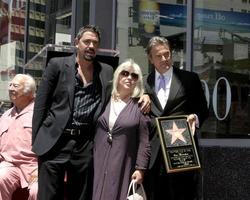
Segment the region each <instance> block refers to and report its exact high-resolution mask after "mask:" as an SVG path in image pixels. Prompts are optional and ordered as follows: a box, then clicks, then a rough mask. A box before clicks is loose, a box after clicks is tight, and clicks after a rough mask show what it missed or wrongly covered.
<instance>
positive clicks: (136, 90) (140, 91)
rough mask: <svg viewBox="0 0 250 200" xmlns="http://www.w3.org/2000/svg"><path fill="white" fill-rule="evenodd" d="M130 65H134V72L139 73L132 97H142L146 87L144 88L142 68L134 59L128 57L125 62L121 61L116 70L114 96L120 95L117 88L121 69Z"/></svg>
mask: <svg viewBox="0 0 250 200" xmlns="http://www.w3.org/2000/svg"><path fill="white" fill-rule="evenodd" d="M129 67H132V69H133V70H134V72H135V73H136V74H138V80H137V82H136V86H135V88H134V91H133V93H132V95H131V97H133V98H134V97H141V96H142V95H143V93H144V88H143V79H142V72H141V68H140V66H139V65H138V64H137V63H135V61H134V60H133V59H127V60H125V61H124V62H123V63H121V64H120V65H119V66H118V67H117V69H116V70H115V72H114V77H113V89H112V96H119V92H118V90H117V87H118V80H119V74H120V73H121V71H123V70H126V69H127V68H129Z"/></svg>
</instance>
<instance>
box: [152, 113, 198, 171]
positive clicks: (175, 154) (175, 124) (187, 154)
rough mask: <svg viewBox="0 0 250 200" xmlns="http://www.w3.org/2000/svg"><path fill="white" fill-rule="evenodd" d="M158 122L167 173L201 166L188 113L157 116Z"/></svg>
mask: <svg viewBox="0 0 250 200" xmlns="http://www.w3.org/2000/svg"><path fill="white" fill-rule="evenodd" d="M156 124H157V132H158V134H159V139H160V143H161V149H162V153H163V158H164V161H165V166H166V171H167V173H173V172H179V171H187V170H194V169H198V168H200V167H201V166H200V161H199V157H198V153H197V149H196V145H195V142H194V138H193V136H192V134H191V130H190V127H189V125H188V122H187V116H186V115H181V116H174V117H157V118H156Z"/></svg>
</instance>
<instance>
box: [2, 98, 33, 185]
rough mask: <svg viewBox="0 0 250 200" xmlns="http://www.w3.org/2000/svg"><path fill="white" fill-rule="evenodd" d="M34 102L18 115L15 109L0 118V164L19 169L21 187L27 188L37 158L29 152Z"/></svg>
mask: <svg viewBox="0 0 250 200" xmlns="http://www.w3.org/2000/svg"><path fill="white" fill-rule="evenodd" d="M33 107H34V102H32V103H30V104H29V105H28V106H27V107H26V108H24V109H23V110H22V111H21V112H20V113H17V110H16V108H15V107H13V108H11V109H9V110H7V111H6V112H5V113H4V114H3V115H2V117H1V118H0V157H1V159H0V162H1V161H4V162H7V163H10V166H11V165H13V166H15V167H18V168H19V169H20V182H21V186H22V187H27V186H28V181H29V179H30V175H31V174H32V172H33V171H35V170H36V169H37V156H36V155H35V153H34V152H32V151H31V137H32V136H31V125H32V115H33Z"/></svg>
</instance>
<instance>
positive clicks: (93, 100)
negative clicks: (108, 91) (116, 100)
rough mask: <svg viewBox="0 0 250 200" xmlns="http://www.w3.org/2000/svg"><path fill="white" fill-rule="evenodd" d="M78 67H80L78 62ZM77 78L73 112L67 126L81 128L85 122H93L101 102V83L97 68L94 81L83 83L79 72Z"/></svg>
mask: <svg viewBox="0 0 250 200" xmlns="http://www.w3.org/2000/svg"><path fill="white" fill-rule="evenodd" d="M76 67H78V65H77V64H76ZM76 72H77V71H76ZM75 80H76V85H75V96H74V107H73V114H72V117H71V118H70V121H69V122H68V125H67V128H81V127H82V126H84V125H85V124H91V123H92V122H93V116H94V114H95V111H96V109H97V107H98V105H99V104H100V103H101V83H100V80H99V77H98V74H97V73H95V69H94V72H93V81H92V82H90V83H88V84H86V85H83V82H82V80H81V77H80V75H79V74H78V73H76V76H75Z"/></svg>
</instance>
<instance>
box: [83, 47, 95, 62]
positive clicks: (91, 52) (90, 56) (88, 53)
mask: <svg viewBox="0 0 250 200" xmlns="http://www.w3.org/2000/svg"><path fill="white" fill-rule="evenodd" d="M83 57H84V59H85V60H87V61H93V60H94V59H95V57H96V54H95V51H94V50H93V49H91V48H87V49H86V50H85V55H84V56H83Z"/></svg>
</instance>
